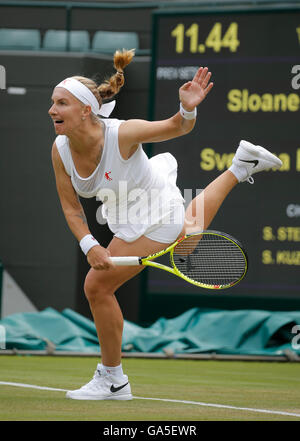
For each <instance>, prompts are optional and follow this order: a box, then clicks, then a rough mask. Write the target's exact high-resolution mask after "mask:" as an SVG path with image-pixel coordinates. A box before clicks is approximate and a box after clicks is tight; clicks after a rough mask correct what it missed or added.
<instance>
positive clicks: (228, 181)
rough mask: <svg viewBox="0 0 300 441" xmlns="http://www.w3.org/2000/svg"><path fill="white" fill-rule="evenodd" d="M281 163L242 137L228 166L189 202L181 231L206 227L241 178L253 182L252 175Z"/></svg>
mask: <svg viewBox="0 0 300 441" xmlns="http://www.w3.org/2000/svg"><path fill="white" fill-rule="evenodd" d="M281 166H282V162H281V160H280V159H279V158H277V156H275V155H273V154H272V153H270V152H269V151H268V150H267V149H265V148H263V147H261V146H255V145H253V144H251V143H250V142H248V141H244V140H242V141H241V142H240V145H239V147H238V149H237V151H236V154H235V156H234V158H233V161H232V165H231V166H230V167H229V169H228V170H226V171H225V172H224V173H222V174H221V175H220V176H218V177H217V178H216V179H215V180H214V181H213V182H211V183H210V184H209V185H208V186H207V187H206V188H205V189H204V190H203V191H202V192H201V193H200V194H199V195H198V196H197V197H195V198H194V199H193V200H192V201H191V203H190V204H189V206H188V208H187V210H186V214H185V227H184V231H183V232H182V233H183V234H189V233H193V232H196V231H201V230H205V229H207V228H208V227H209V225H210V223H211V221H212V220H213V218H214V217H215V215H216V214H217V212H218V210H219V208H220V207H221V205H222V203H223V201H224V200H225V198H226V197H227V195H228V194H229V193H230V192H231V190H232V189H233V188H234V187H235V186H236V184H238V183H239V182H244V181H248V182H250V183H253V182H254V180H253V178H252V175H253V174H255V173H257V172H260V171H263V170H267V169H270V168H274V169H279V168H280V167H281Z"/></svg>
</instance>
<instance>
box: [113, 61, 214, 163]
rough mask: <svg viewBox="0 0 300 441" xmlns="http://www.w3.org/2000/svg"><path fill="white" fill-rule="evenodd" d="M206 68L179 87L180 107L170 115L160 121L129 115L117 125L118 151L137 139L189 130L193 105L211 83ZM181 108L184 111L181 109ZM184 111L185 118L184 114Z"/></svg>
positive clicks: (193, 117)
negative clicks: (134, 117) (133, 117)
mask: <svg viewBox="0 0 300 441" xmlns="http://www.w3.org/2000/svg"><path fill="white" fill-rule="evenodd" d="M210 78H211V73H210V72H209V71H208V68H207V67H205V68H203V67H200V68H199V69H198V71H197V72H196V74H195V76H194V78H193V80H192V81H188V82H187V83H185V84H183V85H182V86H181V87H180V89H179V100H180V103H181V111H178V112H177V113H176V114H175V115H174V116H172V117H171V118H168V119H165V120H162V121H145V120H140V119H131V120H128V121H125V122H124V123H122V124H121V126H120V128H119V145H120V149H121V152H122V154H124V157H126V151H127V150H130V149H132V147H133V146H135V145H138V144H140V143H150V142H161V141H167V140H169V139H173V138H177V137H179V136H182V135H185V134H187V133H189V132H190V131H191V130H192V129H193V127H194V125H195V122H196V111H195V112H194V114H193V111H194V109H196V107H197V106H198V105H199V104H200V103H201V102H202V101H203V100H204V99H205V98H206V96H207V95H208V93H209V92H210V91H211V89H212V87H213V83H212V82H210ZM184 111H185V113H184ZM186 113H188V114H190V115H188V119H187V118H186V117H185V116H184V115H185V114H186Z"/></svg>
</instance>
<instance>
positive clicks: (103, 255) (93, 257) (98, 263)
mask: <svg viewBox="0 0 300 441" xmlns="http://www.w3.org/2000/svg"><path fill="white" fill-rule="evenodd" d="M87 261H88V263H89V264H90V265H91V267H92V268H93V269H94V270H108V269H111V268H113V267H114V264H113V263H112V261H111V260H110V252H109V251H108V250H107V249H106V248H104V247H102V246H101V245H96V246H95V247H93V248H91V249H90V251H89V252H88V253H87Z"/></svg>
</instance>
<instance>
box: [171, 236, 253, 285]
mask: <svg viewBox="0 0 300 441" xmlns="http://www.w3.org/2000/svg"><path fill="white" fill-rule="evenodd" d="M173 260H174V264H175V266H176V267H177V269H178V270H179V271H180V272H181V273H182V274H183V275H184V276H185V277H188V278H189V279H191V280H193V281H196V282H199V283H204V284H207V285H227V284H231V283H234V282H236V281H237V280H239V279H240V278H241V277H242V276H243V275H244V272H245V266H246V260H245V255H244V253H243V252H242V250H241V249H240V247H239V246H238V245H237V244H236V243H235V242H233V241H231V240H229V239H227V238H226V237H223V236H219V235H213V234H205V233H202V234H199V235H193V236H190V237H188V238H186V239H184V240H183V241H181V242H179V244H177V245H176V247H175V248H174V250H173Z"/></svg>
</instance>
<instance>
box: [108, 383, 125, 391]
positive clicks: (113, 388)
mask: <svg viewBox="0 0 300 441" xmlns="http://www.w3.org/2000/svg"><path fill="white" fill-rule="evenodd" d="M127 384H128V381H127V383H125V384H123V385H122V386H118V387H115V386H114V385H113V384H112V385H111V388H110V391H111V392H118V391H119V390H121V389H123V387H125V386H127Z"/></svg>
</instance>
